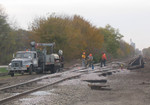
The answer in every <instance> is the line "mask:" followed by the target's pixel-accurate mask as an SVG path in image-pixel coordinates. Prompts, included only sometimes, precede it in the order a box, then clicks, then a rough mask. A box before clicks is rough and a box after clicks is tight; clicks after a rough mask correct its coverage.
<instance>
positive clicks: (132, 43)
mask: <svg viewBox="0 0 150 105" xmlns="http://www.w3.org/2000/svg"><path fill="white" fill-rule="evenodd" d="M130 45H131V46H132V47H133V48H134V49H135V43H134V42H132V39H130Z"/></svg>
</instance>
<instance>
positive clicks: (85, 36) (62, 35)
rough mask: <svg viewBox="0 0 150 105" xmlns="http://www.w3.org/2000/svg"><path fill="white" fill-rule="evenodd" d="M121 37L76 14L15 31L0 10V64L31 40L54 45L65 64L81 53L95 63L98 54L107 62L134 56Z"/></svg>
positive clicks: (38, 20)
mask: <svg viewBox="0 0 150 105" xmlns="http://www.w3.org/2000/svg"><path fill="white" fill-rule="evenodd" d="M122 38H123V35H121V34H120V33H119V30H118V29H115V28H113V27H112V26H111V25H106V26H105V27H99V28H97V27H96V26H93V25H92V24H91V23H90V22H89V21H87V20H85V19H84V18H83V17H81V16H79V15H73V16H64V15H56V14H51V15H49V16H47V17H39V18H36V19H34V20H33V22H32V24H31V25H30V26H29V30H23V29H15V28H13V27H11V26H10V24H9V23H8V22H7V15H6V14H5V13H4V12H3V10H2V9H0V49H1V52H0V64H8V62H10V60H11V59H12V54H13V53H15V52H16V51H18V50H25V49H26V48H29V47H30V42H31V41H35V42H38V43H52V42H55V43H56V46H55V51H56V52H57V51H58V50H59V49H61V50H63V52H64V58H65V60H66V61H71V60H72V59H79V58H81V54H82V52H83V51H85V52H86V54H89V53H92V54H93V56H94V60H95V61H96V62H98V60H99V58H100V55H101V53H102V52H105V53H106V54H107V55H108V57H109V59H113V58H120V57H121V58H126V57H129V56H131V55H133V54H134V49H133V47H132V46H130V45H129V44H128V43H127V42H125V41H123V40H122Z"/></svg>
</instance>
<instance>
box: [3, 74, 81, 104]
mask: <svg viewBox="0 0 150 105" xmlns="http://www.w3.org/2000/svg"><path fill="white" fill-rule="evenodd" d="M80 75H81V74H76V75H73V76H70V77H66V78H63V79H60V80H56V81H55V82H52V83H49V84H47V85H44V86H40V87H37V88H34V89H31V90H28V91H25V92H22V93H19V94H17V95H13V96H9V97H7V98H4V99H1V100H0V103H1V104H2V103H6V102H8V101H10V100H13V99H15V98H17V97H21V96H23V95H26V94H29V93H32V92H34V91H37V90H40V89H42V88H45V87H48V86H52V85H55V84H58V83H60V82H63V81H65V80H68V79H72V78H77V77H79V76H80Z"/></svg>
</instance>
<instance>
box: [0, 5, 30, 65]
mask: <svg viewBox="0 0 150 105" xmlns="http://www.w3.org/2000/svg"><path fill="white" fill-rule="evenodd" d="M27 33H28V32H27V31H25V30H21V29H20V30H15V29H13V27H10V25H9V23H8V22H7V15H6V13H5V12H4V10H3V8H2V7H0V64H7V63H8V62H10V59H11V58H12V55H13V53H14V52H15V51H17V50H21V49H23V47H24V46H26V45H27V43H26V42H25V41H26V40H28V38H27V36H26V35H27ZM26 47H27V46H26Z"/></svg>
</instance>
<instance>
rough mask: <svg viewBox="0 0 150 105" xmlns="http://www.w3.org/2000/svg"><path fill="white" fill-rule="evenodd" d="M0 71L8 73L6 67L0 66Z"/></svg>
mask: <svg viewBox="0 0 150 105" xmlns="http://www.w3.org/2000/svg"><path fill="white" fill-rule="evenodd" d="M0 73H8V70H6V68H0Z"/></svg>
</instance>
